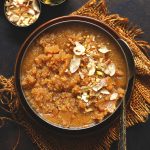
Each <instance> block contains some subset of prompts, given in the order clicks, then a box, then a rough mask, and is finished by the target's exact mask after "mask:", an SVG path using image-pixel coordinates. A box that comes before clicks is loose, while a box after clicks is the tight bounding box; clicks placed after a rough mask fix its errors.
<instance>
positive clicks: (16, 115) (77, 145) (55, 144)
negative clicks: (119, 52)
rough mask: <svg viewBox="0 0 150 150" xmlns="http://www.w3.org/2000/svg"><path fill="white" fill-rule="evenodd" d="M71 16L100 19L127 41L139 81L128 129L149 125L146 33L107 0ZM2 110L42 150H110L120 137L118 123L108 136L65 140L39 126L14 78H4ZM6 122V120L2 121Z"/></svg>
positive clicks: (92, 2) (0, 84) (149, 74)
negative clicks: (19, 94) (27, 110)
mask: <svg viewBox="0 0 150 150" xmlns="http://www.w3.org/2000/svg"><path fill="white" fill-rule="evenodd" d="M71 15H82V16H89V17H92V18H95V19H98V20H100V21H102V22H104V23H106V24H107V25H108V26H110V27H111V28H113V29H114V30H115V31H116V32H117V33H118V34H119V35H120V36H121V37H122V39H124V40H125V41H126V42H127V43H128V45H129V46H130V48H131V49H132V51H133V54H134V61H135V65H136V79H135V86H134V90H133V94H132V97H131V100H130V103H129V104H128V106H127V123H126V124H127V127H130V126H133V125H135V124H137V123H141V122H145V121H146V120H147V118H148V116H149V114H150V60H149V58H148V57H147V56H146V55H145V54H144V53H143V50H144V49H147V50H148V49H150V45H149V43H147V42H145V41H141V40H138V39H137V37H138V36H139V35H141V34H142V33H143V32H142V30H141V29H140V28H138V27H136V26H133V25H131V24H130V22H129V21H128V19H127V18H123V17H120V16H119V15H118V14H110V13H109V12H108V10H107V6H106V3H105V0H100V1H99V3H96V0H90V1H89V2H88V3H87V4H85V5H84V6H83V7H82V8H80V9H79V10H77V11H76V12H74V13H73V14H71ZM0 100H1V105H0V107H1V108H2V109H4V110H5V111H7V112H8V113H9V114H10V115H9V116H10V118H11V119H13V120H15V121H16V122H17V123H19V124H20V125H22V126H23V127H24V128H25V129H26V131H27V133H28V134H29V135H30V136H31V139H32V140H33V142H34V143H36V144H37V146H38V147H39V148H40V149H42V150H84V149H85V150H102V149H104V150H107V149H110V146H111V144H112V142H113V141H114V140H117V139H118V137H119V132H118V129H119V123H118V121H116V122H114V123H113V124H112V126H111V127H110V128H109V129H108V130H107V131H106V132H105V134H104V135H91V136H88V137H84V138H83V137H80V138H79V137H78V138H67V137H65V138H63V137H62V136H58V135H55V134H53V133H52V132H50V131H48V130H46V129H45V128H42V127H41V126H40V125H38V124H36V123H35V122H34V121H33V120H32V119H31V118H30V117H29V116H28V115H27V114H26V113H25V111H24V110H23V108H22V107H21V105H20V104H19V100H18V98H17V95H16V91H15V88H14V78H13V77H12V78H9V79H6V78H5V77H4V76H0ZM0 119H1V120H4V118H3V117H2V118H0Z"/></svg>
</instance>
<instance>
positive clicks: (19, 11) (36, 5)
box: [4, 0, 41, 27]
mask: <svg viewBox="0 0 150 150" xmlns="http://www.w3.org/2000/svg"><path fill="white" fill-rule="evenodd" d="M4 7H5V9H4V10H5V15H6V18H7V19H8V21H9V22H10V23H12V24H13V25H15V26H18V27H28V26H30V25H31V24H33V23H35V22H36V21H37V19H38V18H39V16H40V13H41V5H40V2H39V1H38V0H6V1H5V6H4Z"/></svg>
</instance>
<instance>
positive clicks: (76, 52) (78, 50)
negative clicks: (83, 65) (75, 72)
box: [73, 42, 85, 55]
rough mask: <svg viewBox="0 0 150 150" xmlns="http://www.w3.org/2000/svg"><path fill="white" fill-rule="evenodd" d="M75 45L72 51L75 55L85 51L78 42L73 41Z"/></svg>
mask: <svg viewBox="0 0 150 150" xmlns="http://www.w3.org/2000/svg"><path fill="white" fill-rule="evenodd" d="M75 45H76V46H75V47H74V49H73V52H74V54H75V55H83V54H84V52H85V47H84V46H83V45H82V44H80V43H79V42H75Z"/></svg>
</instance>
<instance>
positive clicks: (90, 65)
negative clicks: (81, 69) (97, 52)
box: [87, 58, 96, 76]
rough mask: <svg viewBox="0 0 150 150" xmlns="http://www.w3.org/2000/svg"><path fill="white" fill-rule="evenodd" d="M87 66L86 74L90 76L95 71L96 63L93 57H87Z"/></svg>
mask: <svg viewBox="0 0 150 150" xmlns="http://www.w3.org/2000/svg"><path fill="white" fill-rule="evenodd" d="M87 68H88V71H89V73H88V75H89V76H92V75H94V74H95V71H96V65H95V61H94V60H93V59H91V58H90V59H89V63H88V65H87Z"/></svg>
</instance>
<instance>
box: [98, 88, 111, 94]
mask: <svg viewBox="0 0 150 150" xmlns="http://www.w3.org/2000/svg"><path fill="white" fill-rule="evenodd" d="M100 93H101V94H104V95H109V94H110V92H109V91H108V90H106V89H103V90H101V91H100Z"/></svg>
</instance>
